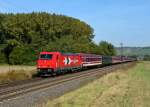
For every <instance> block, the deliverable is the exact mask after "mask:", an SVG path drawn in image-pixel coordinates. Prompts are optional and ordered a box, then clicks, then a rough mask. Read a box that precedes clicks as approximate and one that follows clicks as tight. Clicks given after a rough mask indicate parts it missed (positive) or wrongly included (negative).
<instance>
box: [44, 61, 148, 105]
mask: <svg viewBox="0 0 150 107" xmlns="http://www.w3.org/2000/svg"><path fill="white" fill-rule="evenodd" d="M149 90H150V62H138V63H137V64H136V66H134V67H133V68H130V69H128V70H118V71H116V72H113V73H110V74H108V75H105V76H103V77H102V78H100V79H98V80H95V81H93V82H92V83H89V84H88V85H86V86H83V87H82V88H80V89H78V90H75V91H73V92H70V93H67V94H65V95H63V96H61V97H59V98H57V99H54V100H52V101H48V102H47V103H46V104H43V107H150V91H149Z"/></svg>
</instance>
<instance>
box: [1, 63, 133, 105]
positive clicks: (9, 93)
mask: <svg viewBox="0 0 150 107" xmlns="http://www.w3.org/2000/svg"><path fill="white" fill-rule="evenodd" d="M133 64H134V62H130V63H124V64H117V65H111V66H106V67H102V68H97V69H90V70H87V71H84V72H78V73H71V74H66V75H61V76H56V77H55V78H53V77H50V78H33V79H31V80H26V81H20V82H16V83H15V82H14V83H12V84H5V85H1V86H0V101H1V102H2V101H3V100H7V99H11V98H15V97H17V96H20V95H24V94H26V93H29V92H34V91H36V90H40V89H44V88H48V87H52V86H56V85H59V84H61V83H64V82H67V81H71V80H76V79H79V78H88V77H89V76H103V75H105V74H107V73H110V72H112V71H116V70H117V69H126V68H129V67H130V66H132V65H133Z"/></svg>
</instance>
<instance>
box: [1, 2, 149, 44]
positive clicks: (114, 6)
mask: <svg viewBox="0 0 150 107" xmlns="http://www.w3.org/2000/svg"><path fill="white" fill-rule="evenodd" d="M32 11H46V12H49V13H56V14H64V15H67V16H72V17H75V18H78V19H80V20H82V21H85V22H86V23H88V24H90V25H91V27H93V28H94V34H95V38H94V41H95V42H96V43H98V42H99V41H101V40H106V41H109V42H111V43H113V44H114V45H115V46H120V43H121V42H123V44H124V45H125V46H150V0H89V1H88V0H43V1H42V0H0V12H3V13H5V12H14V13H18V12H20V13H21V12H32Z"/></svg>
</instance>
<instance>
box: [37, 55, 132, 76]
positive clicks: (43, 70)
mask: <svg viewBox="0 0 150 107" xmlns="http://www.w3.org/2000/svg"><path fill="white" fill-rule="evenodd" d="M129 61H135V59H134V58H130V57H121V56H102V55H95V54H84V53H61V52H40V55H39V58H38V61H37V69H38V74H40V75H53V74H57V73H62V72H71V71H77V70H81V69H83V68H87V67H93V66H100V65H108V64H116V63H122V62H129Z"/></svg>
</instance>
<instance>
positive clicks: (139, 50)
mask: <svg viewBox="0 0 150 107" xmlns="http://www.w3.org/2000/svg"><path fill="white" fill-rule="evenodd" d="M116 50H117V54H118V55H121V48H119V47H117V48H116ZM123 54H124V55H129V56H130V55H137V56H144V55H150V47H124V48H123Z"/></svg>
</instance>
